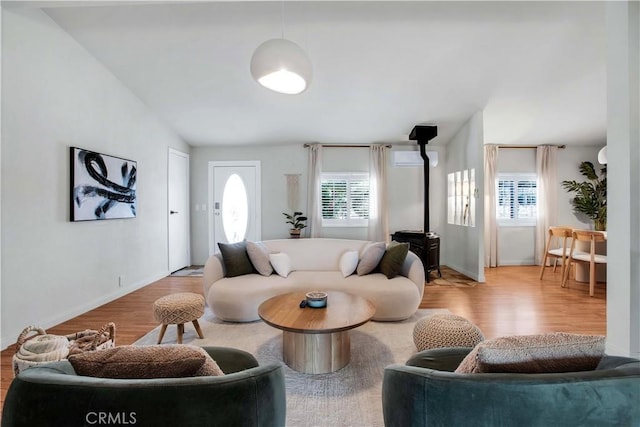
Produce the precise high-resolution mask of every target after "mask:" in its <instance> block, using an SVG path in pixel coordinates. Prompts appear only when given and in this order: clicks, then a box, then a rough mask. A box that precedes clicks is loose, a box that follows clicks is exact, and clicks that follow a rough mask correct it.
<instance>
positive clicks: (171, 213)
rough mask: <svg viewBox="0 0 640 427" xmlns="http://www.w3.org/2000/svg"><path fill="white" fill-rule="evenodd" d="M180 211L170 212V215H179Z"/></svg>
mask: <svg viewBox="0 0 640 427" xmlns="http://www.w3.org/2000/svg"><path fill="white" fill-rule="evenodd" d="M177 213H178V211H169V215H173V214H177Z"/></svg>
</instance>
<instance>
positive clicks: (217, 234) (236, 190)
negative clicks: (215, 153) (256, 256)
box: [209, 161, 262, 254]
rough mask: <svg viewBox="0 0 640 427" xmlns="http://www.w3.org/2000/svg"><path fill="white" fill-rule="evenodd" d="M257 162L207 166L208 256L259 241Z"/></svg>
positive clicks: (215, 163) (258, 165)
mask: <svg viewBox="0 0 640 427" xmlns="http://www.w3.org/2000/svg"><path fill="white" fill-rule="evenodd" d="M260 186H261V184H260V162H259V161H229V162H218V161H216V162H209V197H210V199H209V206H210V209H209V212H210V218H209V253H210V254H213V253H217V252H218V243H236V242H241V241H242V240H253V241H255V240H260V239H261V235H262V232H261V226H260V223H261V207H260Z"/></svg>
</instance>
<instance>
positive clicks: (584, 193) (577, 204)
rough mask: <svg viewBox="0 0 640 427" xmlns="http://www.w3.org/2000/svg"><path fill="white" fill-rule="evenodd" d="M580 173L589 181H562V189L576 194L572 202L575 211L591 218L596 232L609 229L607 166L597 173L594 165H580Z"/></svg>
mask: <svg viewBox="0 0 640 427" xmlns="http://www.w3.org/2000/svg"><path fill="white" fill-rule="evenodd" d="M579 170H580V173H581V174H582V175H583V176H584V177H585V178H587V179H588V181H584V182H577V181H575V180H571V181H562V187H563V188H564V189H565V190H567V191H569V192H570V193H576V195H575V197H574V198H573V199H572V200H571V204H572V205H573V211H574V212H576V213H581V214H584V215H586V216H587V217H589V218H591V219H592V220H593V223H594V228H595V229H596V230H600V231H604V230H606V229H607V166H606V165H605V166H603V167H602V169H600V175H598V173H597V172H596V169H595V167H594V166H593V163H591V162H582V163H580V168H579Z"/></svg>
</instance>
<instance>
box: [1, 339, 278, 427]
mask: <svg viewBox="0 0 640 427" xmlns="http://www.w3.org/2000/svg"><path fill="white" fill-rule="evenodd" d="M205 350H206V351H207V352H208V353H209V354H210V355H211V356H212V357H213V359H214V360H215V361H216V362H217V363H218V365H219V366H220V368H221V369H222V370H223V371H224V372H225V374H226V375H224V376H214V377H191V378H160V379H128V380H123V379H104V378H93V377H82V376H78V375H76V373H75V371H74V370H73V367H72V366H71V364H70V363H69V362H67V361H62V362H53V363H50V364H47V365H46V366H42V367H35V368H30V369H27V370H25V371H23V372H21V373H20V375H18V376H17V377H16V378H15V379H14V380H13V382H12V383H11V386H10V387H9V390H8V392H7V396H6V400H5V404H4V408H3V411H2V427H33V426H38V427H43V426H52V427H53V426H55V427H59V426H66V427H75V426H90V425H107V424H110V425H132V426H136V427H138V426H150V427H151V426H153V427H158V426H181V427H190V426H194V427H196V426H197V427H204V426H224V427H227V426H264V427H273V426H284V425H285V416H286V400H285V385H284V374H283V368H282V366H281V365H276V364H272V365H265V366H259V365H258V362H257V361H256V359H255V358H254V357H253V356H252V355H251V354H249V353H246V352H244V351H240V350H235V349H230V348H224V347H205Z"/></svg>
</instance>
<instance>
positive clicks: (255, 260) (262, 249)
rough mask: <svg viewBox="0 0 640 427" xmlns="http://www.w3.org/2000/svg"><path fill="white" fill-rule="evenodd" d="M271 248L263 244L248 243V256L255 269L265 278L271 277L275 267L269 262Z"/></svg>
mask: <svg viewBox="0 0 640 427" xmlns="http://www.w3.org/2000/svg"><path fill="white" fill-rule="evenodd" d="M269 253H270V251H269V248H267V247H266V246H265V244H264V243H262V242H247V254H248V255H249V260H251V264H253V268H255V269H256V271H257V272H258V273H260V274H261V275H263V276H271V273H273V267H272V266H271V263H270V262H269Z"/></svg>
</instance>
